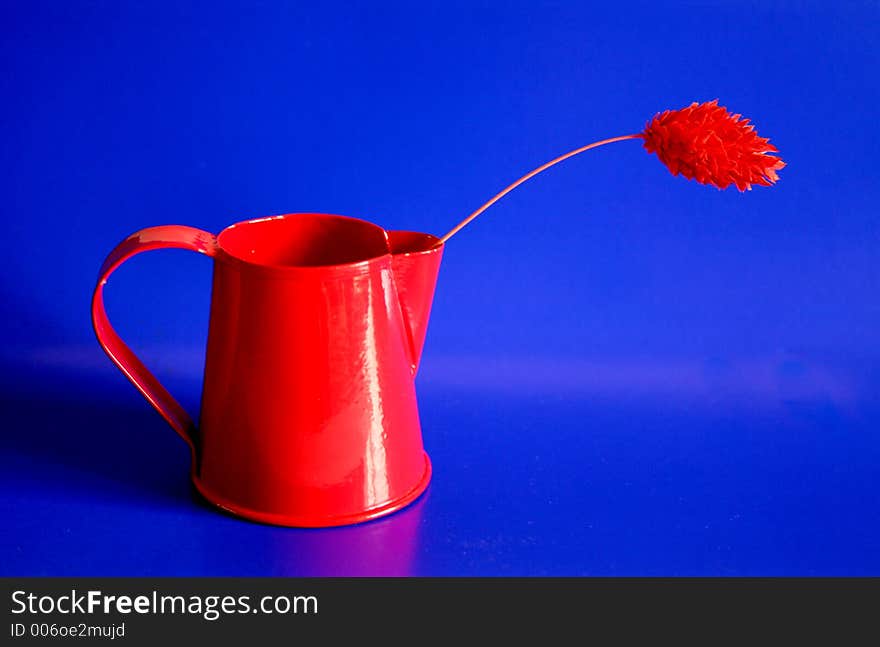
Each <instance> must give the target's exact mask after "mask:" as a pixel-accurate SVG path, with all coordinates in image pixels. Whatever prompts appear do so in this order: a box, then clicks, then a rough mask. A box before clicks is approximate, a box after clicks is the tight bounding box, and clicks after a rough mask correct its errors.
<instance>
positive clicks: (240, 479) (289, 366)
mask: <svg viewBox="0 0 880 647" xmlns="http://www.w3.org/2000/svg"><path fill="white" fill-rule="evenodd" d="M162 248H184V249H190V250H193V251H196V252H200V253H203V254H206V255H207V256H210V257H211V258H212V259H213V261H214V272H213V285H212V297H211V310H210V319H209V331H208V342H207V352H206V359H205V375H204V385H203V389H202V406H201V417H200V425H199V427H198V428H197V427H196V426H195V424H194V423H193V422H192V419H191V418H190V416H189V415H188V414H187V413H186V411H185V410H184V409H183V407H181V406H180V404H179V403H178V402H177V401H176V400H175V399H174V398H173V397H172V396H171V395H170V394H169V393H168V391H167V390H166V389H165V388H164V387H163V386H162V385H161V384H160V383H159V382H158V380H157V379H156V378H155V376H153V375H152V374H151V373H150V372H149V370H147V368H146V367H145V366H144V365H143V363H142V362H141V361H140V360H139V359H138V358H137V357H136V356H135V355H134V353H133V352H132V351H131V349H130V348H128V346H126V345H125V343H124V342H123V341H122V340H121V339H120V338H119V336H118V335H117V333H116V332H115V331H114V330H113V328H112V326H111V325H110V322H109V320H108V318H107V314H106V312H105V309H104V303H103V290H104V286H105V285H106V283H107V280H108V278H109V276H110V274H111V273H112V272H113V271H114V270H115V269H116V268H117V267H119V265H121V264H122V263H123V262H124V261H125V260H127V259H128V258H130V257H132V256H134V255H136V254H139V253H141V252H144V251H149V250H153V249H162ZM442 252H443V243H442V242H441V241H440V239H438V238H437V237H435V236H432V235H430V234H423V233H418V232H405V231H391V232H387V231H385V230H384V229H382V228H381V227H379V226H377V225H374V224H371V223H369V222H366V221H363V220H358V219H355V218H347V217H343V216H335V215H327V214H314V213H305V214H288V215H284V216H277V217H271V218H260V219H256V220H250V221H247V222H242V223H238V224H235V225H232V226H230V227H228V228H226V229H224V230H223V231H222V232H221V233H220V234H219V235H218V236H216V237H215V236H214V235H212V234H210V233H208V232H205V231H202V230H199V229H195V228H192V227H185V226H180V225H168V226H161V227H152V228H148V229H144V230H141V231H139V232H137V233H135V234H133V235H131V236H129V237H128V238H126V239H125V240H124V241H123V242H122V243H120V244H119V245H118V246H117V247H116V249H114V250H113V251H112V252H111V253H110V255H109V256H108V257H107V259H106V260H105V262H104V265H103V266H102V268H101V271H100V275H99V279H98V284H97V287H96V289H95V292H94V296H93V299H92V320H93V324H94V328H95V332H96V334H97V337H98V340H99V341H100V343H101V345H102V347H103V348H104V350H105V351H106V352H107V354H108V355H109V356H110V358H111V359H112V360H113V361H114V363H115V364H116V365H117V366H118V367H119V368H120V369H121V370H122V371H123V373H124V374H125V375H126V377H127V378H128V379H129V380H131V382H132V383H133V384H134V385H135V386H136V387H137V388H138V390H139V391H140V392H141V393H142V394H143V395H144V396H145V397H146V399H147V400H148V401H149V402H150V404H152V405H153V406H154V407H155V408H156V410H157V411H158V412H159V413H160V414H161V415H162V416H163V418H165V420H166V421H167V422H168V423H169V424H170V425H171V426H172V427H173V428H174V430H175V431H176V432H177V433H178V434H180V436H181V437H182V438H183V439H184V440H185V441H186V442H187V444H188V445H189V447H190V450H191V453H192V468H191V472H192V480H193V483H194V484H195V486H196V488H198V490H199V491H200V492H201V493H202V494H203V495H204V496H205V498H207V499H208V500H209V501H211V502H212V503H214V504H215V505H217V506H219V507H220V508H223V509H225V510H227V511H229V512H231V513H233V514H236V515H240V516H243V517H247V518H249V519H253V520H256V521H261V522H266V523H271V524H278V525H288V526H303V527H320V526H335V525H345V524H351V523H358V522H362V521H367V520H369V519H374V518H376V517H379V516H382V515H386V514H389V513H391V512H394V511H396V510H398V509H400V508H402V507H404V506H406V505H407V504H409V503H411V502H413V501H414V500H415V499H416V498H418V496H419V495H420V494H421V493H422V492H423V491H424V490H425V488H426V487H427V485H428V482H429V480H430V477H431V464H430V461H429V460H428V457H427V455H426V454H425V452H424V449H423V446H422V436H421V429H420V425H419V415H418V408H417V403H416V395H415V375H416V371H417V369H418V365H419V358H420V356H421V351H422V346H423V344H424V339H425V332H426V329H427V324H428V318H429V315H430V310H431V303H432V300H433V294H434V286H435V283H436V279H437V273H438V270H439V266H440V259H441V256H442Z"/></svg>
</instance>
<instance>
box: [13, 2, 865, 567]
mask: <svg viewBox="0 0 880 647" xmlns="http://www.w3.org/2000/svg"><path fill="white" fill-rule="evenodd" d="M766 4H767V3H745V4H744V3H741V2H737V3H720V2H713V3H704V4H698V3H687V4H681V5H679V4H672V5H665V6H664V5H662V3H659V4H658V3H647V4H639V3H635V4H633V3H613V6H608V5H604V4H603V5H601V6H589V3H574V2H572V3H542V2H532V3H497V4H495V3H489V4H484V5H477V4H476V3H471V2H462V3H451V2H443V3H430V4H420V5H419V6H418V7H416V6H414V5H407V4H401V5H391V4H387V3H381V4H380V3H376V4H372V3H370V4H366V3H365V4H350V5H349V4H344V3H334V4H333V5H332V6H328V7H326V8H324V9H318V8H314V7H311V8H306V7H298V6H295V5H293V3H280V4H273V3H261V4H260V5H259V6H250V3H247V4H245V3H241V4H239V3H231V4H218V3H182V6H179V5H177V3H166V4H159V3H135V2H125V3H72V4H71V5H70V6H66V5H63V4H61V3H55V2H51V3H39V2H12V3H10V2H8V1H7V2H4V3H2V7H0V33H2V38H0V61H2V63H0V97H2V101H0V136H2V141H3V145H2V146H0V196H2V205H3V206H2V212H3V214H4V228H3V235H2V239H0V240H2V243H0V244H2V250H3V259H4V271H3V272H2V273H0V299H2V302H3V304H4V313H5V316H4V317H2V318H0V334H2V336H3V339H4V344H3V347H2V351H0V369H2V370H0V385H2V397H0V402H2V417H0V420H2V422H3V430H2V435H0V439H2V454H0V513H2V516H3V520H4V521H3V525H2V526H0V574H2V575H20V574H29V575H70V574H73V575H85V574H92V575H117V574H143V575H197V574H208V575H261V574H267V575H268V574H276V575H282V574H283V575H368V574H369V575H373V574H394V575H407V574H425V575H447V574H449V575H518V574H528V575H533V574H534V575H537V574H561V575H843V574H873V575H878V574H880V513H878V510H880V508H878V502H880V496H878V495H880V487H878V470H880V467H878V466H880V435H878V433H877V430H878V429H880V306H878V301H877V285H878V281H880V263H878V260H880V257H878V250H880V247H878V244H880V226H878V220H877V209H876V206H877V204H878V202H880V172H878V167H877V164H876V139H877V138H876V133H877V125H876V106H877V105H878V99H880V96H878V86H880V82H878V75H877V74H876V71H877V69H880V45H878V43H880V9H878V7H877V5H876V3H835V6H834V7H831V6H826V7H822V6H820V5H819V3H771V4H772V6H770V7H768V6H765V5H766ZM715 97H718V98H720V99H721V102H722V103H723V104H725V105H727V106H729V107H730V108H731V109H732V110H734V111H736V112H741V113H743V114H745V115H746V116H748V117H750V118H752V119H753V121H754V123H755V124H756V125H757V127H758V130H759V133H760V134H762V135H764V136H769V137H771V139H772V141H773V143H775V144H776V145H777V146H778V147H779V148H780V150H781V151H782V155H783V158H784V159H785V161H786V162H788V164H789V166H788V168H786V169H784V170H783V171H782V173H781V175H782V180H781V182H780V183H779V184H778V185H777V186H776V187H773V188H772V189H763V188H760V187H759V188H756V189H755V190H754V191H752V192H751V193H749V194H746V195H740V194H739V193H737V192H735V191H727V192H723V193H722V192H718V191H715V190H714V189H709V188H706V187H702V186H699V185H697V184H695V183H692V182H686V181H684V180H682V179H681V178H673V177H671V176H669V174H668V173H667V171H666V170H665V169H664V168H663V167H662V165H661V164H660V163H659V162H658V161H657V160H656V159H655V158H654V157H652V156H649V155H646V154H645V153H644V152H643V151H642V150H641V149H640V146H639V144H638V143H637V142H624V143H621V144H615V145H613V146H609V147H607V148H603V149H600V150H596V151H591V152H590V153H587V154H585V155H584V156H581V157H579V158H576V159H574V160H571V161H569V162H566V163H565V164H564V165H562V166H560V167H558V168H556V169H554V170H553V171H551V172H549V173H548V174H545V175H543V176H541V177H540V178H538V179H536V180H534V181H533V182H531V183H530V184H529V185H527V186H525V187H523V188H521V189H519V190H518V191H517V192H515V193H513V194H511V195H510V196H508V197H507V198H505V199H504V200H503V201H502V202H501V203H499V204H498V205H496V206H495V207H493V209H492V210H490V211H489V212H487V213H486V214H484V215H483V216H482V217H481V218H480V219H479V220H477V221H476V222H475V223H473V224H472V225H471V226H469V227H468V228H467V229H466V230H465V231H463V232H462V233H461V234H459V235H458V236H457V237H456V238H455V239H454V240H453V241H452V243H451V244H450V245H449V247H448V249H447V252H446V254H445V257H444V263H443V268H442V270H441V277H440V282H439V285H438V291H437V297H436V301H435V306H434V312H433V315H432V321H431V327H430V330H429V333H428V340H427V348H426V351H425V357H424V360H423V366H422V372H421V374H420V376H419V380H418V387H419V394H420V406H421V415H422V424H423V431H424V438H425V444H426V447H427V449H428V451H429V452H430V454H431V457H432V459H433V462H434V479H433V482H432V484H431V486H430V488H429V490H428V492H427V494H426V495H425V496H424V497H422V498H421V499H420V500H419V501H418V503H417V504H415V505H414V506H412V507H410V508H409V509H407V510H405V511H403V512H401V513H399V514H396V515H393V516H391V517H388V518H386V519H384V520H380V521H377V522H373V523H369V524H365V525H362V526H356V527H350V528H342V529H334V530H322V531H316V530H296V529H281V528H272V527H268V526H261V525H258V524H252V523H249V522H245V521H240V520H237V519H234V518H232V517H229V516H225V515H223V514H220V513H217V512H215V511H214V510H213V509H211V508H210V507H208V506H207V505H206V504H203V503H201V502H200V501H199V500H198V499H197V498H196V497H195V496H194V495H193V493H192V491H191V488H190V486H189V484H188V482H187V473H186V472H187V462H188V456H187V453H186V448H185V446H184V444H183V443H182V442H181V441H180V440H179V439H178V438H177V437H176V436H175V435H174V434H173V433H172V432H171V431H170V430H169V429H168V428H167V426H166V425H165V424H164V423H163V422H162V421H161V419H160V418H159V416H158V415H157V414H155V413H154V412H153V411H152V410H151V409H150V408H149V407H148V406H147V404H146V403H145V402H144V401H143V399H142V398H141V397H140V396H139V395H138V394H137V393H136V392H135V390H134V389H133V388H132V387H131V386H130V385H129V384H128V383H127V382H125V380H124V378H123V377H122V375H121V374H120V373H119V372H118V371H117V370H116V369H115V368H114V367H113V366H112V365H111V363H110V362H109V360H108V359H107V358H106V357H105V356H104V355H103V354H102V353H101V351H100V349H99V348H98V346H97V343H96V342H95V340H94V338H93V335H92V332H91V329H90V325H89V320H88V301H89V297H90V292H91V290H92V287H93V282H94V280H95V276H96V273H97V269H98V267H99V265H100V263H101V261H102V260H103V257H104V256H105V255H106V253H107V252H109V250H110V249H111V248H112V247H113V245H115V244H116V243H117V242H118V241H119V240H121V239H122V238H123V237H124V236H126V235H128V234H129V233H131V232H133V231H135V230H137V229H140V228H142V227H145V226H149V225H155V224H166V223H172V222H178V223H182V224H190V225H194V226H198V227H202V228H204V229H208V230H211V231H219V230H220V229H222V228H223V227H225V226H226V225H228V224H231V223H232V222H235V221H238V220H242V219H245V218H250V217H255V216H260V215H270V214H278V213H286V212H291V211H310V210H314V211H325V212H331V213H343V214H347V215H352V216H358V217H362V218H366V219H369V220H373V221H374V222H377V223H379V224H381V225H383V226H386V227H387V228H389V229H396V228H409V229H419V230H424V231H429V232H432V233H437V234H440V233H443V232H444V231H446V230H447V229H449V228H450V227H451V226H452V225H453V224H454V223H455V222H457V221H458V220H459V219H461V218H462V217H464V216H465V215H466V214H467V213H468V212H469V211H470V210H471V209H473V208H475V207H476V206H477V205H479V204H480V203H481V202H483V201H484V200H485V199H487V198H488V197H490V196H491V195H492V194H494V193H495V192H496V191H497V190H498V189H500V188H502V187H503V186H505V185H506V184H507V183H508V182H509V181H511V180H513V179H515V178H516V177H518V176H519V175H520V174H522V173H523V172H525V171H527V170H529V169H530V168H533V167H535V166H537V165H538V164H540V163H542V162H544V161H546V160H547V159H550V158H552V157H554V156H556V155H558V154H560V153H562V152H565V151H567V150H570V149H572V148H575V147H577V146H579V145H582V144H585V143H589V142H590V141H594V140H596V139H601V138H605V137H611V136H614V135H618V134H626V133H630V132H635V131H638V130H639V129H641V128H642V126H643V125H644V123H645V121H646V120H647V119H648V118H650V117H651V116H652V115H653V114H654V113H655V112H656V111H659V110H662V109H666V108H677V107H681V106H683V105H686V104H687V103H689V102H690V101H693V100H707V99H711V98H715ZM209 282H210V264H209V262H207V261H206V260H205V259H204V258H200V257H197V256H196V255H195V254H188V253H185V252H159V253H155V254H151V255H145V256H141V257H138V259H136V260H135V261H132V262H130V263H129V264H127V265H126V266H125V267H124V268H123V269H121V270H120V271H119V272H118V273H117V274H116V275H115V276H114V279H113V282H112V285H111V286H110V287H109V288H108V294H107V305H108V311H109V312H110V315H111V319H113V321H114V325H115V326H116V327H117V329H118V330H119V331H120V333H121V334H122V335H123V337H124V338H126V339H127V340H130V342H131V344H132V347H133V348H135V349H136V350H137V351H138V352H139V353H140V354H141V355H142V356H143V357H144V359H145V361H146V363H147V364H148V365H149V366H151V367H152V368H154V369H155V371H156V373H157V374H158V375H159V376H160V377H161V378H162V379H163V381H164V382H165V383H166V384H167V386H168V387H169V388H170V390H171V391H172V392H173V393H175V394H176V395H178V396H179V397H180V399H181V400H182V401H183V402H184V403H185V404H186V405H187V407H188V408H189V410H190V411H193V412H195V411H197V409H198V399H199V390H200V374H201V370H202V361H203V352H204V336H205V331H206V325H207V307H208V300H209V285H210V283H209ZM136 298H139V299H140V300H141V303H140V304H138V303H135V301H136Z"/></svg>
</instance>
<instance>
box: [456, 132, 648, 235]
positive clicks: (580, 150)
mask: <svg viewBox="0 0 880 647" xmlns="http://www.w3.org/2000/svg"><path fill="white" fill-rule="evenodd" d="M641 136H642V135H641V133H639V134H637V135H622V136H621V137H612V138H611V139H603V140H602V141H598V142H593V143H592V144H587V145H586V146H581V147H580V148H577V149H575V150H573V151H571V152H568V153H566V154H565V155H560V156H559V157H557V158H556V159H552V160H550V161H549V162H547V163H546V164H542V165H541V166H539V167H538V168H536V169H535V170H534V171H530V172H529V173H526V174H525V175H523V176H522V177H521V178H520V179H518V180H517V181H516V182H514V183H513V184H511V185H510V186H508V187H507V188H505V189H503V190H502V191H501V192H500V193H498V194H496V195H495V197H494V198H492V199H491V200H489V201H488V202H486V203H485V204H484V205H483V206H482V207H480V208H479V209H477V210H476V211H474V212H473V213H472V214H471V215H469V216H468V217H467V218H465V219H464V220H462V221H461V222H460V223H458V224H457V225H456V226H455V227H453V228H452V229H451V230H450V231H449V233H447V234H446V235H445V236H443V238H441V239H440V242H441V243H445V242H446V241H448V240H449V239H450V238H452V237H453V236H454V235H455V234H457V233H458V232H459V231H461V229H462V228H464V226H465V225H467V224H468V223H469V222H470V221H471V220H473V219H474V218H476V217H477V216H479V215H480V214H481V213H483V212H484V211H485V210H486V209H488V208H489V207H491V206H492V205H493V204H495V203H496V202H498V201H499V200H500V199H501V198H503V197H504V196H506V195H507V194H508V193H510V192H511V191H513V190H514V189H515V188H516V187H518V186H519V185H520V184H522V183H523V182H525V181H527V180H530V179H531V178H533V177H535V176H536V175H537V174H538V173H541V172H542V171H546V170H547V169H548V168H550V167H551V166H554V165H556V164H559V162H562V161H564V160H567V159H568V158H569V157H574V156H575V155H578V154H580V153H583V152H584V151H588V150H590V149H591V148H598V147H599V146H604V145H605V144H611V143H614V142H619V141H623V140H624V139H639V138H640V137H641Z"/></svg>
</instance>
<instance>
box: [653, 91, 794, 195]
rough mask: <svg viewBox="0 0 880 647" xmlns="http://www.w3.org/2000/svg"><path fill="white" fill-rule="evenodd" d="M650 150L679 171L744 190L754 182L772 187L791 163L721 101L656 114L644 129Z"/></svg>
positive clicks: (720, 185) (691, 176)
mask: <svg viewBox="0 0 880 647" xmlns="http://www.w3.org/2000/svg"><path fill="white" fill-rule="evenodd" d="M640 136H641V137H642V138H643V139H644V142H645V150H647V151H648V152H649V153H657V157H659V158H660V161H661V162H663V163H664V164H666V166H667V167H668V168H669V170H670V171H671V172H672V174H673V175H678V174H679V173H681V174H682V175H683V176H685V177H686V178H688V179H689V180H696V181H697V182H700V183H701V184H712V185H714V186H717V187H718V188H719V189H726V188H727V187H728V186H730V185H731V184H735V185H736V188H737V189H739V190H740V191H745V190H747V189H748V190H751V188H752V185H753V184H760V185H761V186H770V185H771V184H773V183H774V182H776V180H778V179H779V176H778V175H777V174H776V171H778V170H779V169H781V168H783V167H784V166H785V162H783V161H782V160H781V159H779V157H777V156H775V155H770V154H769V153H776V152H778V150H777V148H776V147H775V146H773V145H772V144H770V143H769V142H770V140H769V139H767V138H765V137H758V133H756V132H755V127H754V126H752V125H750V124H749V120H748V119H743V118H742V115H732V114H730V113H729V112H728V111H727V108H725V107H724V106H719V105H718V100H717V99H716V100H715V101H709V102H707V103H699V104H698V103H692V104H691V105H689V106H688V107H687V108H682V109H681V110H667V111H666V112H663V113H660V114H658V115H656V116H655V117H654V118H653V119H652V120H651V121H649V122H648V124H647V125H646V126H645V130H644V131H642V132H641V133H640Z"/></svg>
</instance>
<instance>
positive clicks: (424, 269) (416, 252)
mask: <svg viewBox="0 0 880 647" xmlns="http://www.w3.org/2000/svg"><path fill="white" fill-rule="evenodd" d="M387 233H388V246H389V249H390V250H391V254H392V263H393V271H394V283H395V285H396V286H397V295H398V298H399V299H400V309H401V312H402V314H403V323H404V327H405V328H406V333H407V340H408V342H409V357H410V364H411V368H412V372H413V375H415V373H416V371H417V370H418V367H419V360H420V359H421V356H422V347H423V346H424V343H425V333H426V332H427V330H428V318H429V317H430V315H431V303H432V302H433V300H434V286H435V285H436V283H437V273H438V272H439V270H440V258H441V257H442V255H443V244H442V243H441V242H440V239H439V238H437V237H436V236H432V235H431V234H423V233H418V232H413V231H389V232H387Z"/></svg>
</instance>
